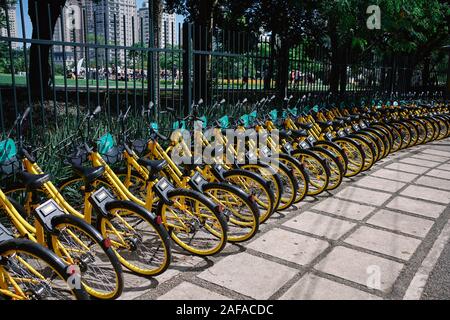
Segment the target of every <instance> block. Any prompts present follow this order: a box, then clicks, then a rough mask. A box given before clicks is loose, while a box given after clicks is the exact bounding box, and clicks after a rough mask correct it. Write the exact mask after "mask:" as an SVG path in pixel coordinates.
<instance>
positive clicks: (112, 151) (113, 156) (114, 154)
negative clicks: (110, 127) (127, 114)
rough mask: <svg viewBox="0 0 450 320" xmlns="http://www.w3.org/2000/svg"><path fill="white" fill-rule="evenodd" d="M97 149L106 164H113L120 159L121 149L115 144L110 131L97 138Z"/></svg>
mask: <svg viewBox="0 0 450 320" xmlns="http://www.w3.org/2000/svg"><path fill="white" fill-rule="evenodd" d="M97 151H98V153H100V155H101V156H102V158H103V159H104V160H105V161H106V163H108V164H115V163H117V162H118V161H120V160H122V150H121V148H118V147H117V146H116V145H115V141H114V138H113V136H112V135H111V134H110V133H106V134H105V135H103V136H102V137H100V138H99V139H98V140H97Z"/></svg>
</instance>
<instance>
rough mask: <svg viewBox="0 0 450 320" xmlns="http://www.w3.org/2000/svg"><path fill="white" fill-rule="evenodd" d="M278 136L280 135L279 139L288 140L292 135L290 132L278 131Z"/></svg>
mask: <svg viewBox="0 0 450 320" xmlns="http://www.w3.org/2000/svg"><path fill="white" fill-rule="evenodd" d="M278 134H279V135H280V138H282V139H288V138H290V136H291V134H292V130H279V131H278Z"/></svg>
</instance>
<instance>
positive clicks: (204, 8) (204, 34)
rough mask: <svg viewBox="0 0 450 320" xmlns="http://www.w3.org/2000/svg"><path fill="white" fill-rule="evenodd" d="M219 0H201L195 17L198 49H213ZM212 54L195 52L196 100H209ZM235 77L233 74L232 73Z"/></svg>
mask: <svg viewBox="0 0 450 320" xmlns="http://www.w3.org/2000/svg"><path fill="white" fill-rule="evenodd" d="M216 5H217V0H200V4H199V11H198V15H197V16H196V17H194V22H195V23H196V25H194V26H193V49H194V50H198V51H211V50H212V41H211V37H212V30H213V10H214V8H215V6H216ZM210 60H211V58H210V56H209V55H205V54H194V70H193V71H194V97H193V99H194V101H198V100H199V99H204V100H208V98H210V97H208V92H210V91H209V89H210V87H211V70H210ZM232 77H233V75H232Z"/></svg>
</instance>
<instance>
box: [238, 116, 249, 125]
mask: <svg viewBox="0 0 450 320" xmlns="http://www.w3.org/2000/svg"><path fill="white" fill-rule="evenodd" d="M239 119H241V120H242V122H243V123H244V127H248V126H249V125H250V116H249V115H248V114H244V115H242V116H241V117H240V118H239Z"/></svg>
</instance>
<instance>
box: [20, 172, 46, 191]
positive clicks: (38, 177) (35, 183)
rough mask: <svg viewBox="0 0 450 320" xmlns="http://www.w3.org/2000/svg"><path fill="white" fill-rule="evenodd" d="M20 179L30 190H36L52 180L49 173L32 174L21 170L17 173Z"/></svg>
mask: <svg viewBox="0 0 450 320" xmlns="http://www.w3.org/2000/svg"><path fill="white" fill-rule="evenodd" d="M17 177H18V178H19V179H20V181H21V182H22V183H23V184H24V185H25V186H26V188H27V189H28V190H36V189H39V188H40V187H42V186H43V185H44V183H46V182H48V181H49V180H50V175H49V174H48V173H44V174H32V173H28V172H25V171H21V172H19V173H18V174H17Z"/></svg>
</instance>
